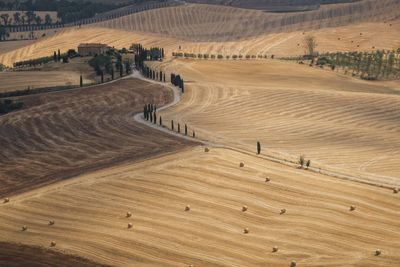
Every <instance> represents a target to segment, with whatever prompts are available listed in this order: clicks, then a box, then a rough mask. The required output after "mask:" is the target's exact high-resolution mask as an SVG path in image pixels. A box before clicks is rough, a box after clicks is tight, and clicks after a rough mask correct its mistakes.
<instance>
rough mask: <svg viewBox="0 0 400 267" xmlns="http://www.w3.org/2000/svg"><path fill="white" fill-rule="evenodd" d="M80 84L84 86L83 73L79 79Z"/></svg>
mask: <svg viewBox="0 0 400 267" xmlns="http://www.w3.org/2000/svg"><path fill="white" fill-rule="evenodd" d="M79 85H80V86H81V87H83V77H82V74H81V77H80V79H79Z"/></svg>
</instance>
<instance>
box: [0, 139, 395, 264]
mask: <svg viewBox="0 0 400 267" xmlns="http://www.w3.org/2000/svg"><path fill="white" fill-rule="evenodd" d="M240 162H244V167H243V168H239V163H240ZM266 177H270V179H271V181H270V182H269V183H266V182H265V178H266ZM399 197H400V194H397V195H396V194H393V193H392V192H391V191H389V190H386V189H382V188H376V187H371V186H366V185H361V184H358V183H352V182H349V181H340V180H337V179H334V178H329V177H324V176H323V175H319V174H314V173H311V172H308V171H304V170H298V169H295V168H290V167H283V166H282V165H280V164H275V163H271V162H269V161H266V160H263V159H261V158H258V157H256V156H255V155H254V154H252V155H247V154H243V153H238V152H235V151H231V150H229V149H216V148H211V151H210V152H209V153H205V152H204V148H202V147H197V148H194V149H191V150H190V151H185V152H178V153H174V154H171V155H168V156H165V157H160V158H158V159H155V160H148V161H144V162H141V163H138V164H126V165H124V166H115V167H113V168H110V169H104V170H101V171H98V172H95V173H90V174H86V175H83V176H80V177H76V178H75V179H72V180H69V181H65V182H61V183H59V184H54V185H51V186H48V187H44V188H41V189H38V190H33V191H31V192H28V193H26V194H23V195H20V196H17V197H15V198H12V199H10V202H9V203H7V204H0V236H1V237H2V239H3V240H4V241H9V242H23V243H25V244H29V245H41V246H46V247H48V246H49V244H50V242H51V241H52V240H54V241H56V242H57V246H56V247H55V248H52V249H56V250H60V251H65V252H67V253H74V254H78V255H80V256H84V257H87V258H89V259H92V260H94V261H96V262H100V263H105V264H111V265H114V266H163V267H175V266H182V267H183V266H190V265H192V266H207V267H208V266H232V267H242V266H260V267H261V266H277V267H288V266H290V262H291V261H292V260H295V261H296V262H297V264H298V266H331V267H339V266H340V267H342V266H374V267H380V266H381V267H391V266H393V267H397V266H398V263H399V261H400V244H399V242H398V241H399V240H400V232H399V231H398V230H399V216H400V202H399V201H398V200H399ZM187 205H189V206H190V211H185V207H186V206H187ZM245 205H246V206H247V207H248V210H247V211H246V212H243V211H242V207H243V206H245ZM350 205H354V206H355V207H356V210H354V211H350V210H349V207H350ZM281 209H286V213H285V214H280V211H281ZM127 212H131V213H132V217H129V218H127V217H126V214H127ZM49 220H54V221H55V224H54V225H53V226H49V225H48V221H49ZM128 223H132V228H128ZM22 225H26V226H27V227H28V229H27V231H25V232H21V230H20V229H21V226H22ZM245 228H248V230H249V233H248V234H245V233H244V229H245ZM274 246H277V247H278V251H277V252H273V251H272V248H273V247H274ZM377 249H380V250H381V252H382V254H381V255H380V256H375V251H376V250H377Z"/></svg>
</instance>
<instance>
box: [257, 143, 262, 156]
mask: <svg viewBox="0 0 400 267" xmlns="http://www.w3.org/2000/svg"><path fill="white" fill-rule="evenodd" d="M260 153H261V143H260V142H257V154H258V155H260Z"/></svg>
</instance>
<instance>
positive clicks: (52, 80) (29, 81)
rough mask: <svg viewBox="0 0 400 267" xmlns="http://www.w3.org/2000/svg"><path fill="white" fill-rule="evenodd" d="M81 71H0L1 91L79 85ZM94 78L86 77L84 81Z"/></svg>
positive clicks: (90, 81)
mask: <svg viewBox="0 0 400 267" xmlns="http://www.w3.org/2000/svg"><path fill="white" fill-rule="evenodd" d="M79 79H80V73H79V72H75V71H62V72H61V71H19V72H0V84H1V86H0V92H1V93H3V92H9V91H17V90H25V89H27V88H28V86H29V87H30V89H35V88H43V87H53V86H69V85H79ZM92 82H93V80H91V79H88V78H85V79H84V83H92Z"/></svg>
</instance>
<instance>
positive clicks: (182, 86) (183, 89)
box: [181, 80, 185, 93]
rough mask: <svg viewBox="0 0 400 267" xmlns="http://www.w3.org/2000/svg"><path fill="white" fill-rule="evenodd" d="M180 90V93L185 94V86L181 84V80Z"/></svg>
mask: <svg viewBox="0 0 400 267" xmlns="http://www.w3.org/2000/svg"><path fill="white" fill-rule="evenodd" d="M181 89H182V93H184V92H185V86H184V84H183V80H181Z"/></svg>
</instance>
